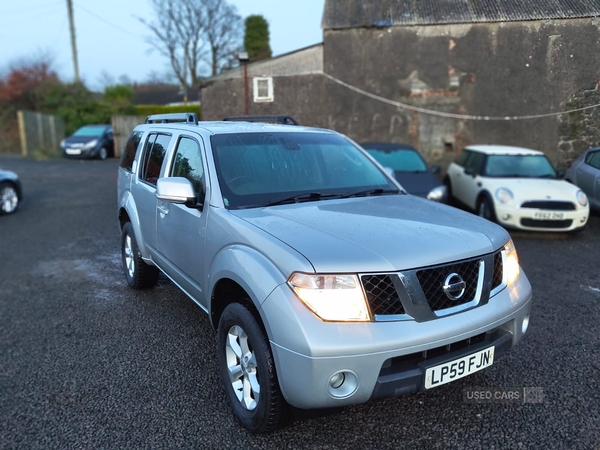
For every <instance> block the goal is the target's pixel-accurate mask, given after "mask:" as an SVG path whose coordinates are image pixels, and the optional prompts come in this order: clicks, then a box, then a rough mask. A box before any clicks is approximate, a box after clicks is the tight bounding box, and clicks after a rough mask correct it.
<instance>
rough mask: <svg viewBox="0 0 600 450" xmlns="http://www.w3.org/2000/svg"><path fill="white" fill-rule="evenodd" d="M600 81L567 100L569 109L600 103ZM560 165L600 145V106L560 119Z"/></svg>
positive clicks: (562, 165)
mask: <svg viewBox="0 0 600 450" xmlns="http://www.w3.org/2000/svg"><path fill="white" fill-rule="evenodd" d="M599 85H600V82H596V83H592V84H590V86H587V87H586V88H584V89H582V90H580V91H579V92H577V93H576V94H575V95H573V96H572V97H571V98H570V99H569V101H568V102H567V107H568V108H569V109H580V108H586V107H589V106H593V105H600V89H599ZM559 139H560V140H559V145H558V149H559V166H560V167H564V166H565V165H566V164H567V163H568V162H569V161H573V160H574V159H575V158H577V157H578V156H579V155H580V154H581V153H582V152H583V151H584V150H587V149H588V148H590V147H600V107H596V108H589V109H585V110H583V111H577V112H572V113H570V114H566V115H564V116H561V117H560V120H559Z"/></svg>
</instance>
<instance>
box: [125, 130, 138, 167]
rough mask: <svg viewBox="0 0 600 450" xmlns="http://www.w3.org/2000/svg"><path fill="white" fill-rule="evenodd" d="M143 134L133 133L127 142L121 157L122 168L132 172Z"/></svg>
mask: <svg viewBox="0 0 600 450" xmlns="http://www.w3.org/2000/svg"><path fill="white" fill-rule="evenodd" d="M142 134H143V133H142V132H141V131H134V132H133V133H131V135H130V136H129V139H128V140H127V144H126V145H125V151H124V152H123V156H122V157H121V167H122V168H123V169H126V170H129V171H130V172H131V169H132V167H133V161H134V160H135V155H136V153H137V149H138V147H139V146H140V142H141V140H142Z"/></svg>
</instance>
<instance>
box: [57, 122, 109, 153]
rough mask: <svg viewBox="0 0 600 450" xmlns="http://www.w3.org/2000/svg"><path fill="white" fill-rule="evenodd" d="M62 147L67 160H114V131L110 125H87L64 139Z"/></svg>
mask: <svg viewBox="0 0 600 450" xmlns="http://www.w3.org/2000/svg"><path fill="white" fill-rule="evenodd" d="M60 147H61V150H62V154H63V156H64V157H66V158H98V159H106V158H109V157H111V158H112V157H113V156H114V142H113V129H112V127H111V126H110V125H86V126H84V127H81V128H80V129H79V130H77V131H76V132H75V133H73V134H72V135H71V136H69V137H68V138H66V139H63V140H62V141H61V143H60Z"/></svg>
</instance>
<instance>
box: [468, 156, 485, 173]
mask: <svg viewBox="0 0 600 450" xmlns="http://www.w3.org/2000/svg"><path fill="white" fill-rule="evenodd" d="M484 161H485V155H484V154H483V153H479V152H472V153H471V156H470V158H469V160H468V161H467V164H466V165H465V168H469V169H471V170H472V171H473V173H474V174H477V175H481V174H482V172H483V163H484Z"/></svg>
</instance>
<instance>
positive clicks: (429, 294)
mask: <svg viewBox="0 0 600 450" xmlns="http://www.w3.org/2000/svg"><path fill="white" fill-rule="evenodd" d="M480 263H481V261H480V260H479V259H476V260H471V261H466V262H459V263H455V264H450V265H447V266H440V267H434V268H432V269H425V270H419V271H418V272H417V278H418V279H419V283H421V288H422V289H423V292H424V293H425V298H427V301H428V302H429V306H430V308H431V310H432V311H438V310H440V309H446V308H452V307H453V306H458V305H462V304H464V303H468V302H470V301H471V300H474V299H475V293H476V292H477V281H478V278H479V264H480ZM452 273H456V274H458V275H460V276H461V278H462V279H463V280H464V281H465V283H466V287H465V292H464V294H463V295H462V297H461V298H459V299H458V300H452V299H450V298H449V297H448V296H447V295H446V293H445V292H444V290H443V286H444V281H445V280H446V277H448V275H450V274H452Z"/></svg>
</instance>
